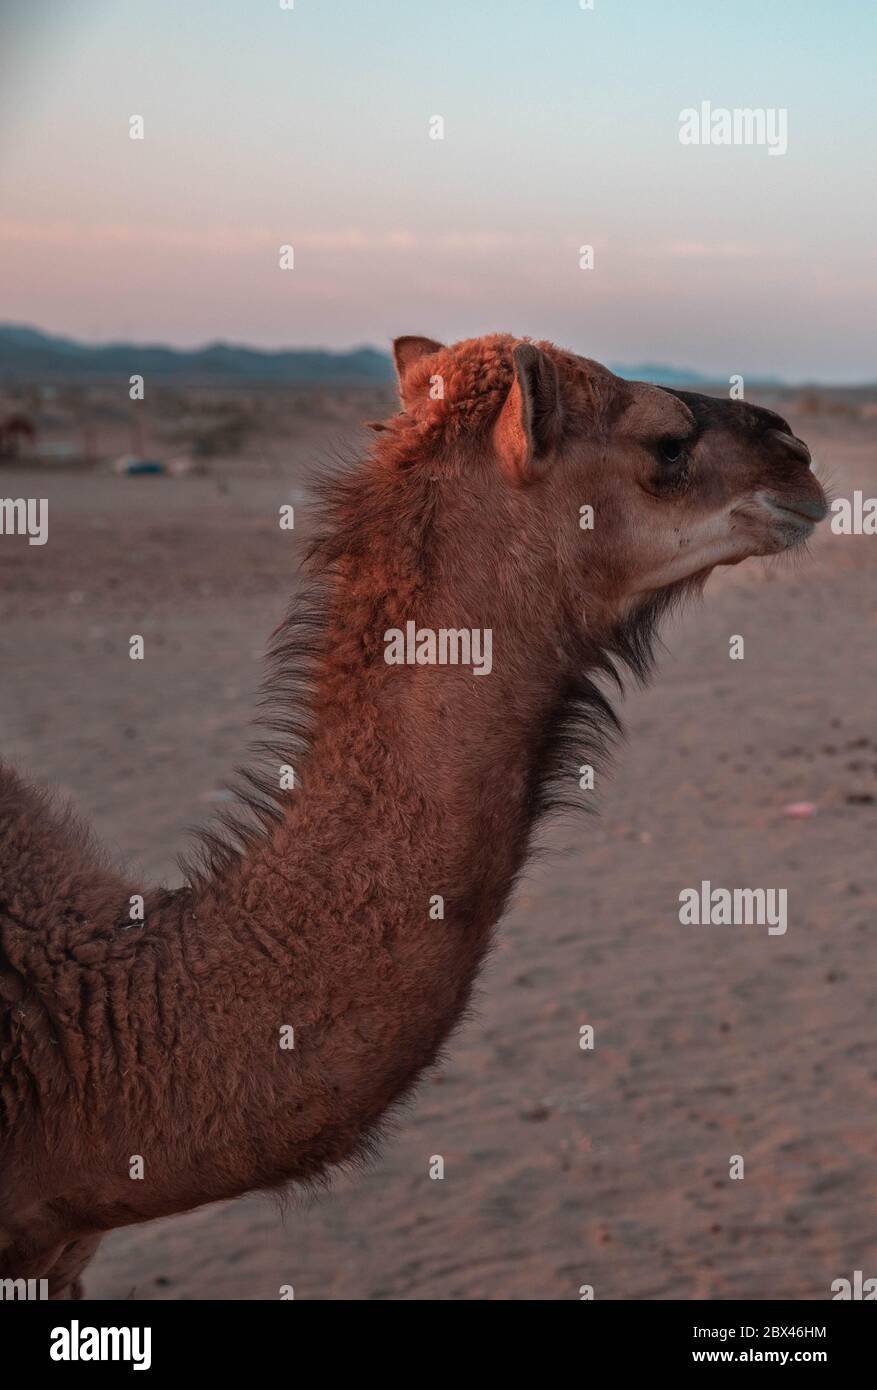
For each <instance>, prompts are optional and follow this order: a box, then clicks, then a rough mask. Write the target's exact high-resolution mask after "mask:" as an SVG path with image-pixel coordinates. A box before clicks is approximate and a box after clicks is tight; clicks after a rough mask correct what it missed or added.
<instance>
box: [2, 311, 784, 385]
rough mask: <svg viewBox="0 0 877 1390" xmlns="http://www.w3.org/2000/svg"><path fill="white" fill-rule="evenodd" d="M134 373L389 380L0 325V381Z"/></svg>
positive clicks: (367, 368) (255, 353) (386, 370)
mask: <svg viewBox="0 0 877 1390" xmlns="http://www.w3.org/2000/svg"><path fill="white" fill-rule="evenodd" d="M610 370H611V371H614V372H616V373H617V374H618V375H619V376H622V377H625V378H627V379H628V380H637V381H651V382H654V383H655V384H656V385H659V386H676V387H686V386H692V387H696V386H707V385H710V384H715V381H716V377H715V376H710V375H708V374H706V373H704V372H700V371H695V370H693V369H692V368H690V367H675V366H671V365H668V364H667V363H662V362H645V363H637V364H634V365H630V366H628V365H619V364H610ZM135 373H139V374H142V375H146V374H149V375H151V376H158V377H162V378H164V379H166V380H171V379H183V378H186V377H197V378H209V379H211V380H213V381H216V382H222V381H225V382H228V383H229V384H232V383H243V382H253V383H256V382H260V381H261V382H289V383H290V384H293V385H303V386H318V385H339V386H371V385H379V384H383V383H385V382H391V381H393V379H394V371H393V363H392V360H391V358H390V355H389V353H386V352H381V351H380V350H379V349H378V348H374V347H369V346H363V347H357V348H352V349H350V350H349V351H346V352H334V351H330V350H329V349H322V348H283V349H273V350H272V349H263V348H252V347H246V346H245V345H243V344H238V343H225V342H214V343H207V344H205V345H204V346H203V347H199V348H192V349H186V348H172V347H167V346H164V345H163V344H160V343H154V344H153V343H149V344H138V343H128V342H110V343H102V344H97V345H96V344H89V343H82V342H78V341H77V340H76V339H74V338H66V337H62V336H59V335H56V334H51V333H44V332H42V330H40V329H38V328H32V327H29V326H27V325H23V324H0V379H6V380H13V381H15V380H33V379H34V378H40V377H54V378H58V377H67V378H69V377H76V378H80V377H108V376H118V375H122V376H131V375H133V374H135ZM751 382H752V385H759V386H781V385H783V384H784V383H783V382H782V381H781V380H780V379H779V378H776V377H759V378H751Z"/></svg>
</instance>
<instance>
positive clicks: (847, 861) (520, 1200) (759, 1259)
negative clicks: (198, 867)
mask: <svg viewBox="0 0 877 1390" xmlns="http://www.w3.org/2000/svg"><path fill="white" fill-rule="evenodd" d="M366 396H367V393H362V394H361V395H356V394H355V393H354V395H353V397H352V398H341V397H339V399H338V400H337V401H336V400H335V399H334V398H332V397H330V396H328V395H326V394H325V393H324V394H323V395H322V396H321V397H320V398H319V399H318V400H317V401H316V403H312V404H311V406H310V407H309V408H308V409H307V410H304V409H302V410H300V411H299V412H298V413H297V415H296V417H295V419H294V421H292V422H286V424H283V425H281V423H279V422H280V420H281V416H282V405H277V407H276V410H275V411H274V413H273V414H272V413H271V412H270V411H269V412H267V414H266V420H267V423H266V424H265V426H264V428H263V430H262V432H261V434H260V436H259V438H258V439H256V440H254V441H252V443H251V445H249V446H248V447H247V448H242V449H241V451H240V452H237V453H236V452H234V451H231V452H229V453H228V454H222V452H221V450H220V451H217V450H216V449H215V448H214V449H213V451H212V453H211V455H210V457H209V458H208V459H207V460H206V462H205V465H204V467H205V471H204V473H203V474H190V475H186V476H180V477H139V478H136V477H135V478H132V477H122V476H115V475H113V474H112V473H111V472H110V471H109V470H108V469H106V468H105V467H103V466H101V465H95V466H89V467H74V466H72V465H69V464H65V465H63V466H58V465H57V464H55V465H54V466H49V465H47V464H46V463H41V462H36V461H33V462H27V461H22V462H21V463H19V464H16V465H15V466H12V465H6V466H4V467H3V468H2V470H0V493H2V495H3V496H11V497H16V496H37V497H46V498H48V500H49V518H50V520H49V526H50V531H49V543H48V544H47V545H45V546H43V547H29V546H28V545H27V542H26V540H24V538H21V537H14V538H9V537H6V538H4V539H3V540H2V543H0V614H2V627H0V664H2V672H3V678H2V682H0V734H2V745H0V746H2V754H3V756H4V758H7V759H9V760H10V761H11V762H13V763H14V764H16V765H18V766H19V767H21V768H24V769H26V770H27V771H28V772H29V774H30V775H31V776H32V777H33V778H34V779H35V780H37V781H39V782H45V783H49V784H52V785H53V786H56V787H59V788H60V789H61V790H62V791H63V792H64V793H65V794H66V795H68V796H69V797H71V798H72V799H73V801H74V802H75V804H76V806H77V807H78V809H79V810H80V811H81V812H82V813H83V815H84V816H86V817H87V818H88V819H89V820H90V821H91V822H92V823H93V825H94V827H95V829H96V831H97V833H98V835H99V836H100V838H101V839H102V840H103V841H104V842H105V843H106V844H107V845H108V846H109V847H110V848H111V849H112V851H113V853H115V854H117V855H118V856H119V857H120V858H121V859H123V860H124V861H126V862H127V863H128V864H132V865H134V866H136V867H137V868H138V869H139V871H140V872H141V873H142V875H143V876H144V880H145V881H155V880H157V879H161V880H165V881H168V882H171V883H173V882H177V881H178V871H177V869H176V866H175V855H176V854H177V853H179V852H181V851H182V850H183V849H185V848H186V846H187V843H188V842H187V839H186V831H187V827H190V826H192V825H197V824H201V823H203V822H204V821H205V819H207V818H208V817H209V816H210V814H211V812H212V811H214V810H215V809H216V808H217V806H218V805H220V804H221V800H222V797H223V792H222V790H221V784H222V781H223V779H224V778H225V777H226V776H227V775H229V774H230V772H231V769H232V768H233V766H234V765H235V764H236V763H237V762H239V761H240V760H241V758H242V757H243V756H245V750H246V745H247V740H248V737H249V727H248V726H249V720H250V718H251V715H252V713H253V707H254V695H255V690H256V687H257V684H258V679H259V674H260V655H261V652H262V649H263V647H264V644H265V641H266V639H267V637H268V635H269V633H270V632H271V629H272V628H273V626H274V625H275V623H276V622H277V621H278V620H279V618H280V617H281V615H282V613H283V611H284V608H285V606H286V603H287V600H288V597H289V594H290V593H291V592H292V590H293V588H294V585H295V582H296V580H295V576H296V567H297V562H298V556H299V555H300V553H301V551H302V548H303V545H304V544H305V543H306V539H307V532H308V526H307V520H306V516H305V512H304V510H303V508H302V507H301V505H300V504H301V503H303V502H304V499H305V495H306V477H307V470H308V467H309V465H310V463H311V462H312V461H319V459H320V457H321V456H325V454H326V452H327V451H328V450H330V449H332V448H335V447H336V446H338V445H340V446H341V447H342V448H347V447H351V446H353V447H355V445H356V441H357V440H359V441H360V443H361V442H362V437H361V436H360V435H358V434H357V431H356V427H355V422H356V420H359V419H363V418H369V417H374V416H375V415H381V414H385V413H386V409H387V407H386V401H385V399H383V398H380V399H375V398H374V397H372V398H369V399H366ZM759 399H760V401H761V403H763V404H768V405H771V406H773V407H774V408H778V409H780V410H782V411H783V412H784V413H785V414H787V415H788V417H789V418H790V420H791V423H792V425H793V427H794V428H795V430H796V431H797V433H799V434H800V435H802V436H803V437H804V438H805V439H806V440H807V441H808V442H809V443H810V445H811V448H812V450H813V452H814V457H815V460H816V464H817V468H820V469H822V470H823V471H824V472H825V473H826V474H827V475H828V476H829V477H830V479H831V481H832V484H833V488H834V491H835V493H836V494H837V495H838V496H850V495H851V494H852V491H853V489H856V488H860V489H863V490H864V492H865V495H866V496H870V495H874V494H875V493H877V477H875V465H874V460H875V444H877V419H875V418H874V415H873V411H872V412H870V413H869V412H868V411H867V409H865V408H863V401H862V400H861V399H860V398H859V397H858V396H851V397H850V398H849V399H846V398H844V397H843V395H842V393H833V394H832V395H830V396H821V395H818V394H815V393H808V394H806V395H805V394H801V393H790V394H789V395H788V396H787V397H786V398H782V399H781V398H780V397H778V396H776V395H774V396H771V397H770V398H766V397H761V398H759ZM179 408H180V407H179V402H176V403H175V404H174V403H171V404H169V405H168V410H171V409H175V410H176V409H179ZM58 428H59V429H61V428H62V426H61V425H59V426H58ZM119 428H121V426H120V427H119ZM156 428H158V426H156ZM123 444H124V440H123V439H122V438H121V436H120V437H119V439H113V437H112V427H111V426H108V427H107V429H106V430H104V434H103V439H102V441H101V445H102V447H103V448H104V450H105V451H106V450H110V446H112V447H117V448H118V449H119V450H121V448H122V446H123ZM110 451H111V450H110ZM285 502H293V503H294V504H295V505H296V508H297V511H296V529H295V531H294V532H292V533H290V532H285V531H281V530H280V528H279V527H278V524H277V515H278V511H277V509H278V507H279V506H280V505H281V504H283V503H285ZM875 575H877V537H867V536H864V537H859V536H840V535H835V534H832V532H831V530H830V528H829V526H828V523H825V524H824V525H823V526H822V527H821V528H820V529H819V532H818V534H817V536H816V537H815V538H814V540H813V541H812V543H811V546H810V552H809V554H808V555H806V556H802V557H800V558H799V559H797V560H796V561H795V562H794V563H790V562H788V561H780V562H777V561H773V562H763V561H750V562H748V563H747V564H745V565H744V566H742V567H740V568H739V569H737V570H733V571H721V572H719V573H717V574H716V575H715V576H714V577H713V578H712V579H711V580H710V582H709V584H708V586H707V590H706V596H705V599H704V601H703V602H702V603H701V604H698V605H696V606H694V607H692V608H689V609H688V610H686V611H685V612H684V614H682V615H681V616H680V617H679V618H678V619H677V620H674V622H673V623H672V625H671V626H670V627H669V628H668V629H667V631H666V632H665V642H666V646H667V651H666V653H665V654H664V655H663V656H662V658H661V660H660V662H659V669H658V674H657V677H656V680H655V681H654V683H653V685H652V687H651V688H650V689H649V690H646V691H632V692H631V693H630V694H629V695H628V697H627V698H626V699H625V700H624V702H623V705H622V714H623V717H624V720H625V723H626V726H627V729H628V737H627V740H626V742H625V744H624V745H622V746H621V748H620V749H619V752H618V756H617V760H616V766H615V767H614V769H612V770H609V769H603V770H600V771H599V772H598V776H597V793H598V800H599V805H600V815H599V817H589V818H581V819H575V820H570V821H566V822H563V823H558V824H556V825H553V826H552V827H551V828H550V830H549V831H548V832H547V834H546V835H545V836H544V837H543V839H544V843H545V845H546V846H547V849H548V851H549V852H548V853H546V854H545V855H544V856H543V857H541V858H540V859H539V861H538V862H537V863H535V864H534V865H533V866H531V868H530V870H529V871H528V873H527V874H526V876H525V878H524V880H523V882H522V884H521V887H520V889H519V891H518V893H517V895H516V897H515V900H514V904H513V907H512V910H511V911H510V912H509V914H508V916H507V918H506V920H505V921H504V923H503V924H502V927H501V929H500V932H499V936H498V944H497V948H496V950H495V952H494V954H493V956H492V958H491V960H490V962H489V964H488V967H487V969H486V971H485V972H484V974H483V976H482V979H481V985H480V990H479V994H478V999H477V1003H476V1008H475V1010H474V1013H473V1016H472V1017H471V1018H470V1019H469V1020H468V1021H467V1022H466V1023H465V1025H464V1026H463V1027H462V1028H461V1029H460V1031H459V1033H458V1034H457V1035H456V1036H455V1038H454V1039H453V1041H452V1044H451V1047H450V1050H449V1060H448V1062H447V1064H446V1065H445V1066H444V1067H443V1068H442V1070H441V1071H440V1072H439V1073H437V1074H436V1075H434V1076H433V1077H431V1078H430V1079H428V1080H427V1081H426V1082H425V1083H424V1084H423V1085H422V1086H421V1087H420V1089H419V1091H418V1094H417V1097H416V1100H415V1101H414V1102H413V1103H412V1104H411V1105H410V1106H409V1107H408V1108H407V1110H405V1111H403V1112H402V1113H401V1114H400V1115H399V1116H398V1117H397V1121H396V1124H395V1127H394V1132H392V1133H390V1134H389V1135H388V1137H387V1139H386V1142H385V1143H384V1144H383V1147H382V1151H381V1155H380V1158H379V1159H378V1161H377V1162H375V1163H373V1164H371V1165H370V1166H369V1167H368V1168H365V1169H358V1170H356V1171H353V1172H349V1173H343V1174H341V1175H339V1176H337V1177H336V1178H335V1179H334V1180H333V1182H332V1184H331V1187H330V1189H329V1190H327V1191H326V1192H325V1193H320V1194H316V1195H315V1194H306V1195H304V1196H301V1195H295V1194H293V1195H291V1196H290V1197H289V1198H288V1199H287V1201H286V1202H285V1203H283V1204H281V1203H280V1202H279V1201H278V1199H277V1198H276V1197H268V1196H253V1197H248V1198H246V1199H242V1200H240V1201H237V1202H234V1203H230V1204H227V1205H223V1206H218V1207H217V1206H214V1207H209V1208H205V1209H202V1210H200V1211H197V1212H193V1213H191V1214H189V1215H185V1216H180V1217H175V1218H173V1219H170V1220H166V1221H159V1222H154V1223H152V1224H150V1225H147V1226H142V1227H134V1228H130V1229H127V1230H121V1231H117V1232H115V1233H113V1234H111V1235H110V1236H109V1237H108V1238H107V1239H106V1240H105V1241H104V1243H103V1246H102V1249H101V1251H100V1253H99V1255H98V1257H97V1258H96V1259H95V1261H94V1262H93V1264H92V1265H91V1266H90V1268H89V1270H88V1272H87V1276H86V1294H87V1296H88V1297H91V1298H109V1299H123V1298H135V1299H140V1300H148V1299H168V1298H170V1299H241V1298H246V1299H276V1298H278V1296H279V1290H280V1288H281V1286H282V1285H289V1284H291V1285H293V1286H294V1289H295V1297H296V1298H304V1299H339V1298H344V1299H577V1298H578V1297H579V1289H580V1286H582V1285H584V1284H588V1285H592V1286H593V1289H594V1294H595V1297H596V1298H600V1299H603V1298H616V1299H617V1298H626V1299H665V1298H684V1299H724V1298H756V1299H767V1300H769V1299H783V1298H792V1299H825V1298H828V1297H830V1296H831V1295H830V1285H831V1282H832V1281H833V1280H834V1279H837V1278H840V1277H850V1278H851V1277H852V1273H853V1271H854V1270H856V1269H862V1270H864V1271H865V1274H866V1276H867V1275H877V1105H875V1101H877V1053H875V1047H874V1027H875V1016H877V1010H875V1005H877V969H875V954H877V912H875V907H877V860H875V856H874V852H873V847H874V839H875V828H877V711H875V702H874V690H875V686H877V621H875ZM132 633H141V634H142V635H143V636H144V637H145V639H146V648H147V659H146V660H145V661H143V662H131V661H130V660H129V659H128V638H129V637H130V635H131V634H132ZM733 635H741V636H743V637H744V639H745V658H744V660H742V661H732V660H731V659H730V658H729V641H730V638H731V637H732V636H733ZM802 802H805V803H812V806H813V808H814V813H813V814H809V815H805V816H801V817H798V816H794V815H790V814H788V813H787V811H786V809H785V808H787V807H788V806H789V805H792V804H796V803H802ZM703 879H709V880H710V881H711V882H712V883H713V884H714V885H721V886H728V887H732V886H749V887H785V888H787V890H788V920H789V925H788V930H787V932H786V934H785V935H782V936H780V935H777V936H770V935H769V934H768V932H767V930H766V928H763V927H756V926H753V927H739V926H737V927H717V926H683V925H681V924H680V922H679V918H678V901H679V893H680V891H681V890H682V889H683V888H685V887H688V886H697V885H699V884H700V883H701V881H702V880H703ZM585 1024H591V1025H593V1027H594V1029H595V1042H596V1045H595V1047H594V1049H593V1050H592V1051H582V1050H581V1049H580V1048H579V1029H580V1028H581V1027H582V1025H585ZM434 1154H441V1155H442V1156H443V1158H444V1161H445V1177H444V1179H443V1180H442V1181H433V1180H431V1179H430V1177H429V1161H430V1157H431V1155H434ZM733 1154H739V1155H742V1156H743V1158H744V1160H745V1178H744V1180H743V1181H731V1180H729V1162H730V1158H731V1155H733Z"/></svg>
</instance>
